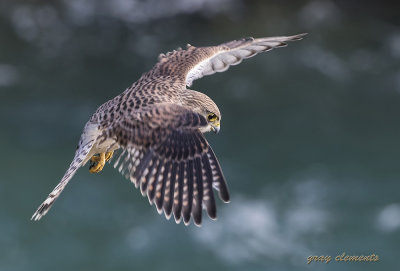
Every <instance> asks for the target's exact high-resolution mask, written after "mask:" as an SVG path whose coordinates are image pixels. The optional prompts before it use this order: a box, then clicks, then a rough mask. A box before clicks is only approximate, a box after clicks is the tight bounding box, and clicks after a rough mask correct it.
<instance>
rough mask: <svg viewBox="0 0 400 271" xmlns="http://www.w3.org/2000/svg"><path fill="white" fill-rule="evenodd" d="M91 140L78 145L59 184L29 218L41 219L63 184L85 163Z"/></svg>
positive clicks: (61, 189) (59, 192)
mask: <svg viewBox="0 0 400 271" xmlns="http://www.w3.org/2000/svg"><path fill="white" fill-rule="evenodd" d="M93 142H94V140H90V141H89V142H87V143H86V144H85V145H83V146H80V147H79V149H78V150H77V151H76V153H75V157H74V159H73V160H72V163H71V165H70V166H69V168H68V170H67V171H66V172H65V174H64V176H63V178H62V179H61V181H60V182H59V184H58V185H57V186H56V187H55V188H54V189H53V191H51V193H50V194H49V195H48V196H47V198H46V200H45V201H44V202H43V203H42V204H41V205H40V206H39V208H38V209H37V210H36V212H35V213H34V214H33V215H32V218H31V220H34V221H37V220H39V219H41V218H42V217H43V216H44V215H45V214H46V213H47V212H48V211H49V210H50V208H51V206H52V205H53V204H54V202H55V201H56V199H57V198H58V197H59V196H60V194H61V192H62V191H63V190H64V188H65V186H66V185H67V184H68V182H69V181H70V180H71V179H72V177H73V176H74V175H75V172H76V171H77V170H78V169H79V168H80V167H81V166H83V165H84V164H85V163H86V161H87V156H88V153H89V152H90V150H91V149H92V147H93Z"/></svg>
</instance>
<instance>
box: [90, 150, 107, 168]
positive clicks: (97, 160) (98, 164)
mask: <svg viewBox="0 0 400 271" xmlns="http://www.w3.org/2000/svg"><path fill="white" fill-rule="evenodd" d="M90 161H91V162H93V164H91V165H90V168H89V172H90V173H99V172H100V171H101V170H102V169H103V167H104V164H105V163H106V153H105V152H102V153H100V155H99V156H92V158H90Z"/></svg>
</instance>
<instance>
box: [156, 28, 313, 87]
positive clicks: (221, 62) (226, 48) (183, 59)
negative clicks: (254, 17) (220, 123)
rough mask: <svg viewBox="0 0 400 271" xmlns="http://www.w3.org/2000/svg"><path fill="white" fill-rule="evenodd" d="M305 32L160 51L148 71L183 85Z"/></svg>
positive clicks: (224, 68) (295, 38)
mask: <svg viewBox="0 0 400 271" xmlns="http://www.w3.org/2000/svg"><path fill="white" fill-rule="evenodd" d="M305 35H306V34H299V35H294V36H282V37H269V38H259V39H254V38H243V39H240V40H234V41H230V42H226V43H223V44H221V45H218V46H210V47H198V48H197V47H194V46H191V45H188V48H187V49H186V50H182V49H180V50H177V51H173V52H170V53H167V54H166V55H164V54H161V55H160V57H159V62H158V63H157V64H156V66H155V67H154V69H153V70H152V72H153V73H154V75H155V76H169V77H171V78H173V79H177V80H178V81H179V82H181V83H182V84H184V86H183V87H185V86H191V85H192V83H193V81H194V80H196V79H199V78H202V77H203V76H206V75H211V74H214V73H216V72H224V71H226V70H227V69H228V68H229V66H232V65H237V64H239V63H240V62H242V60H243V59H246V58H250V57H252V56H255V55H256V54H258V53H261V52H266V51H269V50H271V49H274V48H277V47H283V46H286V45H287V42H288V41H295V40H300V39H302V38H303V37H304V36H305Z"/></svg>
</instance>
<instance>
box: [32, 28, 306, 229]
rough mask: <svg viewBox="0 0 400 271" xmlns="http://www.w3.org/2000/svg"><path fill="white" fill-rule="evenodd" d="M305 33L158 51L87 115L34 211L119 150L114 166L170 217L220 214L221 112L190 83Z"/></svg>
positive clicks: (41, 211)
mask: <svg viewBox="0 0 400 271" xmlns="http://www.w3.org/2000/svg"><path fill="white" fill-rule="evenodd" d="M304 35H305V34H299V35H294V36H287V37H270V38H259V39H254V38H244V39H240V40H234V41H230V42H227V43H223V44H221V45H218V46H210V47H195V46H191V45H189V44H188V45H187V48H186V50H182V49H178V50H175V51H173V52H169V53H167V54H161V55H160V56H159V59H158V60H159V61H158V63H157V64H156V65H155V66H154V67H153V68H152V69H151V70H150V71H149V72H147V73H145V74H143V75H142V76H141V77H140V79H139V80H138V81H136V82H135V83H134V84H133V85H132V86H131V87H129V88H127V89H126V90H125V91H124V92H123V93H121V94H120V95H118V96H117V97H115V98H114V99H112V100H110V101H108V102H106V103H104V104H103V105H101V106H100V107H99V108H98V109H97V111H96V112H95V113H94V114H93V115H92V117H91V118H90V119H89V121H88V122H87V123H86V125H85V127H84V129H83V133H82V135H81V138H80V141H79V144H78V147H77V150H76V152H75V157H74V159H73V160H72V163H71V165H70V166H69V168H68V170H67V171H66V173H65V175H64V176H63V178H62V179H61V181H60V183H59V184H58V185H57V186H56V187H55V188H54V190H53V191H52V192H51V193H50V194H49V196H48V197H47V199H46V200H45V201H44V202H43V203H42V204H41V205H40V206H39V208H38V209H37V211H36V212H35V213H34V214H33V216H32V220H39V219H40V218H42V216H44V215H45V214H46V213H47V212H48V211H49V209H50V207H51V206H52V205H53V203H54V202H55V200H56V199H57V198H58V196H59V195H60V194H61V192H62V191H63V189H64V188H65V186H66V185H67V183H68V182H69V181H70V180H71V178H72V177H73V175H74V174H75V172H76V171H77V170H78V168H80V167H82V166H84V165H85V164H86V163H87V162H88V161H90V168H89V171H90V172H91V173H98V172H100V171H101V170H102V169H103V167H104V165H105V162H107V161H109V160H110V159H111V157H112V156H113V153H114V151H116V150H117V149H120V148H121V149H122V153H121V154H120V155H119V157H118V159H117V160H116V161H115V163H114V167H115V168H117V169H118V170H119V172H121V173H122V174H123V175H124V176H126V177H127V178H128V179H130V180H131V182H132V183H134V185H135V186H136V188H138V187H139V186H140V191H141V192H142V195H143V196H144V195H147V197H148V199H149V202H150V204H153V203H154V204H155V205H156V207H157V211H158V212H159V213H160V214H161V213H162V212H164V213H165V216H166V217H167V218H168V219H169V218H170V217H171V214H172V213H173V215H174V217H175V221H176V222H177V223H179V222H180V221H181V220H182V218H183V221H184V223H185V225H187V224H189V222H190V219H191V217H193V221H194V223H195V224H196V225H200V224H201V221H202V209H203V208H204V209H206V211H207V214H208V216H209V217H210V218H212V219H215V218H216V216H217V214H216V205H215V197H214V192H213V189H215V190H217V191H218V194H219V197H220V199H221V200H222V201H224V202H229V193H228V188H227V184H226V181H225V178H224V175H223V173H222V170H221V167H220V165H219V162H218V160H217V158H216V156H215V154H214V152H213V150H212V149H211V146H210V145H209V144H208V142H207V140H206V139H205V138H204V135H203V133H205V132H209V131H214V132H216V133H218V131H219V129H220V121H221V113H220V111H219V109H218V107H217V105H216V104H215V103H214V102H213V101H212V100H211V99H210V98H209V97H208V96H207V95H205V94H203V93H201V92H198V91H195V90H191V89H188V88H187V87H190V86H191V85H192V82H193V81H194V80H196V79H199V78H201V77H203V76H205V75H211V74H214V73H216V72H223V71H226V70H227V69H228V68H229V66H231V65H237V64H239V63H240V62H241V61H242V60H243V59H246V58H249V57H252V56H255V55H256V54H258V53H260V52H266V51H269V50H271V49H273V48H277V47H283V46H286V45H287V42H288V41H294V40H300V39H302V37H303V36H304Z"/></svg>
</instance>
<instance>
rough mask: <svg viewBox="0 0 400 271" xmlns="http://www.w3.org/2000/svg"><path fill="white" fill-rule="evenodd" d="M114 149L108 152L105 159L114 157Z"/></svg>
mask: <svg viewBox="0 0 400 271" xmlns="http://www.w3.org/2000/svg"><path fill="white" fill-rule="evenodd" d="M113 154H114V151H110V152H106V157H105V160H106V162H108V161H109V160H110V159H111V158H112V157H113Z"/></svg>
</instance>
